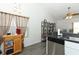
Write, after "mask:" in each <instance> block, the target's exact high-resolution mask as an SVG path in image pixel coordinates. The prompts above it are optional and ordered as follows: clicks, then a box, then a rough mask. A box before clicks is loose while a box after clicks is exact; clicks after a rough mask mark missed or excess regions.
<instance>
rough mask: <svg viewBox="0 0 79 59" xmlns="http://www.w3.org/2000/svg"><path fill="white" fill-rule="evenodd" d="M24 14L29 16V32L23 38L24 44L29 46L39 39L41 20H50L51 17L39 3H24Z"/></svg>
mask: <svg viewBox="0 0 79 59" xmlns="http://www.w3.org/2000/svg"><path fill="white" fill-rule="evenodd" d="M23 12H24V15H26V16H29V17H30V19H29V22H28V31H29V34H28V36H26V38H25V41H24V43H25V46H29V45H32V44H35V43H38V42H40V41H41V21H43V20H44V19H47V20H48V21H51V20H52V18H51V17H50V16H49V15H48V14H46V12H45V10H44V9H43V8H42V6H41V4H24V6H23Z"/></svg>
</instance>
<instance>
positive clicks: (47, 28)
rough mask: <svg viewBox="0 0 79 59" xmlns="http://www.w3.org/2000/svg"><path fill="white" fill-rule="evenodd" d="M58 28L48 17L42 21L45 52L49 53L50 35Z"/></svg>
mask: <svg viewBox="0 0 79 59" xmlns="http://www.w3.org/2000/svg"><path fill="white" fill-rule="evenodd" d="M55 30H56V24H55V23H50V22H48V21H47V20H46V19H44V21H42V22H41V41H42V42H44V43H45V46H44V48H45V54H48V36H49V35H53V32H54V31H55Z"/></svg>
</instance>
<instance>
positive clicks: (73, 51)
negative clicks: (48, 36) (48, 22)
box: [65, 37, 79, 55]
mask: <svg viewBox="0 0 79 59" xmlns="http://www.w3.org/2000/svg"><path fill="white" fill-rule="evenodd" d="M69 39H70V40H76V41H77V40H79V38H76V37H70V38H69ZM65 55H79V43H75V42H70V41H65Z"/></svg>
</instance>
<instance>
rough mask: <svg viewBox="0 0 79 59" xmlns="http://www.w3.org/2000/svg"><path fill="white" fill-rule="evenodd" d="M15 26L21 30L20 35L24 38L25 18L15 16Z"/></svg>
mask: <svg viewBox="0 0 79 59" xmlns="http://www.w3.org/2000/svg"><path fill="white" fill-rule="evenodd" d="M16 26H17V28H20V29H21V33H22V34H23V36H24V35H25V32H26V28H27V18H25V17H19V16H16Z"/></svg>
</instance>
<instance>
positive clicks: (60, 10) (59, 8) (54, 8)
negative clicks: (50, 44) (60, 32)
mask: <svg viewBox="0 0 79 59" xmlns="http://www.w3.org/2000/svg"><path fill="white" fill-rule="evenodd" d="M41 6H42V7H43V8H44V10H45V11H46V12H47V13H48V14H49V15H50V16H51V17H53V18H54V19H55V20H62V19H64V17H65V14H66V13H67V11H68V9H67V8H68V7H71V10H72V12H79V3H43V4H41Z"/></svg>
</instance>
